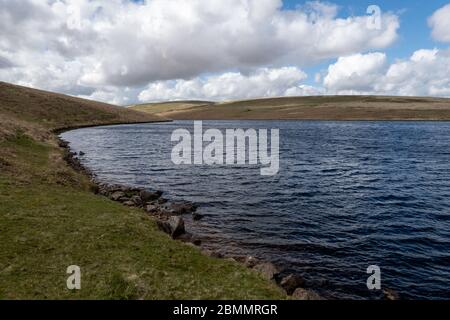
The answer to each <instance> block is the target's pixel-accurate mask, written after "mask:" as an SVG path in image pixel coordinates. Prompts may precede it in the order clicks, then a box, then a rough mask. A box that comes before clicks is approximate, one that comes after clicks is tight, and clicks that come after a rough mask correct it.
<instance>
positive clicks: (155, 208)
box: [145, 204, 158, 213]
mask: <svg viewBox="0 0 450 320" xmlns="http://www.w3.org/2000/svg"><path fill="white" fill-rule="evenodd" d="M145 211H147V212H148V213H156V212H158V206H155V205H154V204H149V205H148V206H146V207H145Z"/></svg>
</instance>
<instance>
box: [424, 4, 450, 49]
mask: <svg viewBox="0 0 450 320" xmlns="http://www.w3.org/2000/svg"><path fill="white" fill-rule="evenodd" d="M428 24H429V26H430V27H431V28H432V36H433V38H434V39H435V40H437V41H441V42H450V4H447V5H446V6H444V7H442V8H440V9H439V10H437V11H436V12H435V13H434V14H433V15H432V16H431V17H430V18H429V19H428Z"/></svg>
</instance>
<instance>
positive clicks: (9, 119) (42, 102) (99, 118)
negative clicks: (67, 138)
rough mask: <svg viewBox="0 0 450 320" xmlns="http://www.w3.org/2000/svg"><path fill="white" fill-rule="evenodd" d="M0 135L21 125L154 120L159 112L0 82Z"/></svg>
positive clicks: (44, 128)
mask: <svg viewBox="0 0 450 320" xmlns="http://www.w3.org/2000/svg"><path fill="white" fill-rule="evenodd" d="M0 114H1V118H0V137H1V136H5V135H8V134H11V133H14V130H15V129H17V128H22V129H23V130H25V131H29V132H31V131H34V133H37V131H39V130H40V131H41V133H43V131H51V130H57V129H64V128H70V127H83V126H91V125H102V124H115V123H135V122H151V121H159V120H162V119H161V118H160V117H158V116H154V115H150V114H144V113H141V112H137V111H134V110H129V109H125V108H120V107H117V106H113V105H109V104H106V103H101V102H96V101H91V100H85V99H80V98H75V97H70V96H66V95H62V94H56V93H52V92H46V91H42V90H36V89H31V88H26V87H21V86H17V85H12V84H9V83H5V82H0Z"/></svg>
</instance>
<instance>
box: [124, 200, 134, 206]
mask: <svg viewBox="0 0 450 320" xmlns="http://www.w3.org/2000/svg"><path fill="white" fill-rule="evenodd" d="M123 205H124V206H127V207H135V206H136V204H135V203H134V202H133V201H131V200H128V201H125V202H123Z"/></svg>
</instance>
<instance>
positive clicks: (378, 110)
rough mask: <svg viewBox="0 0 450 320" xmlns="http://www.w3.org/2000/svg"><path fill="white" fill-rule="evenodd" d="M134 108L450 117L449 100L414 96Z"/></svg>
mask: <svg viewBox="0 0 450 320" xmlns="http://www.w3.org/2000/svg"><path fill="white" fill-rule="evenodd" d="M169 105H170V104H169ZM131 109H137V110H140V111H144V112H149V111H150V112H151V114H153V115H158V116H163V117H167V118H170V119H178V120H195V119H198V120H221V119H236V120H239V119H246V120H263V119H266V120H450V99H438V98H414V97H411V98H408V97H381V96H322V97H287V98H271V99H255V100H245V101H233V102H224V103H216V104H212V103H211V104H203V105H192V106H184V107H182V108H181V107H177V108H172V107H171V108H166V109H164V105H162V104H161V105H159V106H158V108H157V109H153V107H152V105H147V106H146V105H143V106H137V107H132V108H131ZM155 110H158V112H154V111H155Z"/></svg>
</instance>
